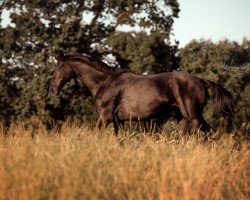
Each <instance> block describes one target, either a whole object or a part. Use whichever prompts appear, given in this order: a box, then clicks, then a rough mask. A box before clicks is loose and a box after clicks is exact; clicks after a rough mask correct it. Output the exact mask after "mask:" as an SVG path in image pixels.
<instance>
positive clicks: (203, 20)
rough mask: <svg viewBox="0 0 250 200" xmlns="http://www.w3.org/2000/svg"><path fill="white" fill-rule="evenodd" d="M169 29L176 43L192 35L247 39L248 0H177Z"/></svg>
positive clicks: (249, 32)
mask: <svg viewBox="0 0 250 200" xmlns="http://www.w3.org/2000/svg"><path fill="white" fill-rule="evenodd" d="M178 2H179V4H180V9H181V11H180V13H179V18H178V19H175V21H174V27H173V33H174V37H173V38H175V39H177V40H179V42H180V46H181V47H183V46H185V45H186V44H187V43H188V42H190V41H191V40H192V39H201V38H203V39H211V40H212V41H214V42H217V41H219V40H223V39H225V38H228V39H229V40H235V41H238V42H241V41H242V38H243V37H246V38H247V39H250V0H179V1H178Z"/></svg>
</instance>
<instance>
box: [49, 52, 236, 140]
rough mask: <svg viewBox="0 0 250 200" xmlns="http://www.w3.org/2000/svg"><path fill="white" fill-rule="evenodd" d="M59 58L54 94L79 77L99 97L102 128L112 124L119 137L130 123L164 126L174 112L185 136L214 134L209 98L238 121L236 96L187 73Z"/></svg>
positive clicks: (70, 56) (97, 105)
mask: <svg viewBox="0 0 250 200" xmlns="http://www.w3.org/2000/svg"><path fill="white" fill-rule="evenodd" d="M55 59H56V60H57V64H56V67H55V70H54V73H53V78H52V80H51V83H50V88H49V92H50V93H51V94H52V95H56V94H57V93H58V91H59V90H60V89H62V88H63V86H64V85H65V84H66V83H67V82H69V81H70V80H71V79H72V78H77V79H79V80H80V81H81V82H82V83H83V84H84V85H85V86H86V87H87V88H88V90H89V91H90V93H91V94H92V96H93V97H94V99H95V108H96V111H97V113H98V120H97V122H96V127H97V128H98V129H99V130H100V129H101V128H106V127H107V126H108V125H109V124H110V123H111V122H113V124H114V134H115V135H117V134H118V131H119V127H120V126H123V124H124V122H125V121H128V120H141V121H148V120H151V119H154V120H155V123H156V126H158V127H161V125H162V124H163V123H164V122H165V120H166V118H167V117H165V116H169V113H170V112H172V111H174V112H175V113H176V118H177V130H178V131H179V133H180V134H182V135H183V134H186V133H188V128H189V124H192V125H194V126H195V127H196V128H199V129H200V130H201V131H202V132H206V133H212V132H215V129H214V128H213V127H212V126H211V125H209V124H208V123H207V122H206V120H205V119H204V117H203V115H202V111H203V108H204V106H205V105H206V103H207V100H208V99H209V98H211V99H212V101H213V104H214V106H215V108H216V110H217V111H218V112H219V113H220V114H221V115H222V116H224V117H226V118H227V119H228V120H231V119H232V118H233V114H234V98H233V96H232V94H231V93H230V92H229V91H227V90H226V89H225V88H223V87H222V86H220V85H219V84H217V83H214V82H212V81H209V80H205V79H202V78H200V77H197V76H194V75H192V74H189V73H186V72H181V71H175V72H168V73H159V74H153V75H139V74H136V73H133V72H131V71H128V70H123V69H121V68H115V67H110V66H109V65H108V64H106V63H105V62H103V61H102V60H101V59H99V58H97V57H93V56H90V55H86V54H68V53H65V52H63V51H60V52H59V53H58V54H57V55H56V56H55ZM209 91H210V92H209ZM163 116H164V117H163Z"/></svg>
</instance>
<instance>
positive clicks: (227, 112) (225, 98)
mask: <svg viewBox="0 0 250 200" xmlns="http://www.w3.org/2000/svg"><path fill="white" fill-rule="evenodd" d="M205 82H206V85H207V86H208V87H207V88H210V89H211V91H212V95H211V98H212V101H213V104H214V106H215V108H216V110H217V111H218V114H221V115H223V116H224V117H226V118H227V120H228V122H227V125H228V126H227V128H228V130H229V129H231V127H232V119H233V115H234V104H235V100H234V97H233V95H232V94H231V93H230V92H229V91H227V90H226V89H225V88H223V87H222V86H220V85H219V84H217V83H214V82H212V81H208V80H205Z"/></svg>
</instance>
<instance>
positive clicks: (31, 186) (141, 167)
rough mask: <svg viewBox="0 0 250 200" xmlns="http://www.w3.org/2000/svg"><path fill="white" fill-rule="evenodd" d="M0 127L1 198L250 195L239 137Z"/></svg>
mask: <svg viewBox="0 0 250 200" xmlns="http://www.w3.org/2000/svg"><path fill="white" fill-rule="evenodd" d="M3 129H4V128H3V127H2V128H1V130H0V199H1V200H9V199H10V200H12V199H13V200H22V199H28V200H33V199H34V200H35V199H39V200H47V199H58V200H70V199H91V200H92V199H119V200H122V199H166V200H168V199H184V200H185V199H192V200H196V199H202V200H203V199H209V200H211V199H218V200H221V199H232V200H236V199H250V143H249V140H247V139H244V137H243V139H242V137H241V136H240V137H235V136H233V135H229V134H222V135H218V136H216V137H214V138H212V139H210V140H207V141H203V140H201V139H200V138H199V137H198V136H196V135H192V136H190V137H188V138H186V139H179V138H178V137H177V136H176V133H164V134H161V135H157V136H152V135H150V134H145V133H138V132H128V131H127V132H125V131H124V132H123V133H121V134H119V136H118V137H115V136H113V135H112V129H107V130H106V131H104V132H103V133H98V132H95V131H93V130H90V129H89V128H88V127H87V126H82V127H79V126H74V125H73V126H69V125H67V124H64V125H63V127H62V130H61V131H60V133H58V132H57V131H51V132H48V131H47V130H46V129H45V128H40V129H39V130H38V132H37V133H35V134H34V133H33V132H32V129H29V128H25V126H23V125H22V124H18V125H12V126H11V127H10V130H9V133H8V135H7V136H6V135H5V134H4V130H3Z"/></svg>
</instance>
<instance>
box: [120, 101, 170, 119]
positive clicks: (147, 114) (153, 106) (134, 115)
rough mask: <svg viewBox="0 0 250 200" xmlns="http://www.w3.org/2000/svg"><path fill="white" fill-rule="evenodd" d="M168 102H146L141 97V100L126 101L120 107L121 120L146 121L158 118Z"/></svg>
mask: <svg viewBox="0 0 250 200" xmlns="http://www.w3.org/2000/svg"><path fill="white" fill-rule="evenodd" d="M166 106H167V101H162V100H159V99H150V100H146V99H144V98H143V97H141V99H140V100H134V101H130V100H129V99H127V100H124V101H122V102H121V104H120V105H119V107H118V117H119V119H121V120H126V119H146V118H152V117H154V116H157V115H158V114H159V113H160V112H161V111H162V110H163V109H164V108H165V107H166Z"/></svg>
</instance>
